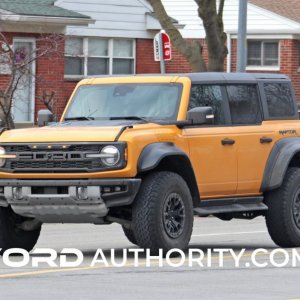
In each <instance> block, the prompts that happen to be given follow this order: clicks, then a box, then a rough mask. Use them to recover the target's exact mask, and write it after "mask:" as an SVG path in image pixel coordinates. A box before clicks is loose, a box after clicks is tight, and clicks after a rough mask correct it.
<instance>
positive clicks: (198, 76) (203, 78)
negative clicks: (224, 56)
mask: <svg viewBox="0 0 300 300" xmlns="http://www.w3.org/2000/svg"><path fill="white" fill-rule="evenodd" d="M139 76H145V77H147V76H153V77H155V76H168V77H172V76H173V77H188V78H190V79H191V81H192V82H194V83H195V82H199V83H201V82H203V83H210V82H224V83H226V82H228V81H230V82H257V81H258V80H282V81H290V79H289V77H288V76H287V75H283V74H271V73H225V72H199V73H166V74H159V73H157V74H132V75H92V76H88V77H87V79H93V78H110V77H139Z"/></svg>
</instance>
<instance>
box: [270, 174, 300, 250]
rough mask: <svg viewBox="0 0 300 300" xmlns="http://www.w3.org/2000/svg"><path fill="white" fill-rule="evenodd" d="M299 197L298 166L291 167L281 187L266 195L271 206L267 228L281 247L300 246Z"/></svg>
mask: <svg viewBox="0 0 300 300" xmlns="http://www.w3.org/2000/svg"><path fill="white" fill-rule="evenodd" d="M298 197H300V169H298V168H289V169H288V170H287V172H286V175H285V177H284V180H283V183H282V185H281V187H280V188H278V189H276V190H274V191H271V192H269V193H267V195H266V197H265V199H266V204H267V206H268V207H269V209H268V211H267V212H266V224H267V228H268V231H269V234H270V236H271V238H272V240H273V241H274V243H275V244H277V245H278V246H280V247H299V246H300V223H299V221H300V198H298ZM297 198H298V199H297ZM296 202H297V203H298V206H297V203H296ZM297 207H298V210H297V209H296V208H297ZM297 211H298V212H297ZM295 214H296V216H295ZM297 215H298V216H299V219H298V226H297V221H296V219H297Z"/></svg>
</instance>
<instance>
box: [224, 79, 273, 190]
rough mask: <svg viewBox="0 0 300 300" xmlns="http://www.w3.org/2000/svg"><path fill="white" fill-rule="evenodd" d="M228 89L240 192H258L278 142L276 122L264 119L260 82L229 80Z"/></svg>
mask: <svg viewBox="0 0 300 300" xmlns="http://www.w3.org/2000/svg"><path fill="white" fill-rule="evenodd" d="M226 91H227V95H228V102H229V108H230V115H231V122H232V133H233V139H234V140H235V143H236V148H237V165H238V179H237V180H238V185H237V195H241V196H250V195H257V194H259V192H260V186H261V181H262V177H263V173H264V169H265V165H266V161H267V159H268V157H269V154H270V151H271V150H272V147H273V145H274V139H275V131H274V125H273V124H270V123H268V122H263V109H262V105H261V95H260V93H259V87H258V84H257V83H256V82H253V83H249V84H245V83H242V84H241V83H232V84H231V83H228V84H227V86H226Z"/></svg>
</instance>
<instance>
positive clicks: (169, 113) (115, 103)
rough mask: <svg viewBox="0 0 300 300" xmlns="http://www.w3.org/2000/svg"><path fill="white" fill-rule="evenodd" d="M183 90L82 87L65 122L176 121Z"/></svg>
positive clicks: (145, 86) (170, 86) (161, 86)
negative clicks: (113, 120) (131, 119)
mask: <svg viewBox="0 0 300 300" xmlns="http://www.w3.org/2000/svg"><path fill="white" fill-rule="evenodd" d="M181 90H182V87H181V85H179V84H109V85H102V84H99V85H83V86H81V87H80V88H79V89H78V91H77V92H76V94H75V96H74V97H73V99H72V102H71V104H70V106H69V108H68V110H67V112H66V114H65V116H64V118H65V119H66V120H67V119H78V120H80V119H81V120H83V119H89V120H97V119H98V120H101V119H103V120H109V119H113V118H122V117H124V118H126V117H127V118H131V117H136V119H138V118H142V119H146V120H163V121H165V120H167V121H171V120H176V119H177V114H178V107H179V102H180V97H181Z"/></svg>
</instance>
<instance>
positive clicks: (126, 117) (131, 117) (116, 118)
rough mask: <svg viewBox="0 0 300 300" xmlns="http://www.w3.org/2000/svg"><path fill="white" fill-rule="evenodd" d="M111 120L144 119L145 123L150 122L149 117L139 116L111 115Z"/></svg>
mask: <svg viewBox="0 0 300 300" xmlns="http://www.w3.org/2000/svg"><path fill="white" fill-rule="evenodd" d="M110 120H136V121H143V122H145V123H148V122H149V121H148V120H147V119H145V118H143V117H138V116H123V117H110Z"/></svg>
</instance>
